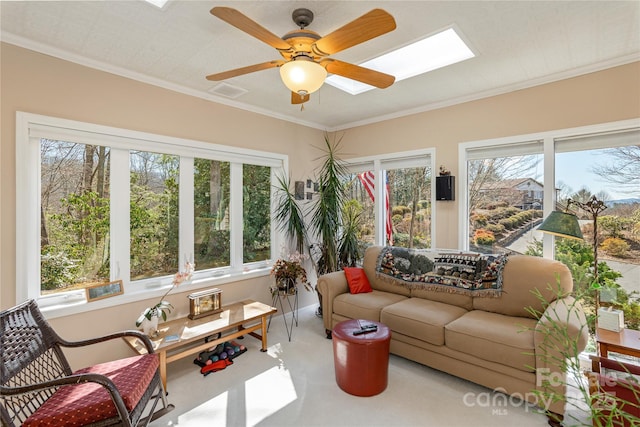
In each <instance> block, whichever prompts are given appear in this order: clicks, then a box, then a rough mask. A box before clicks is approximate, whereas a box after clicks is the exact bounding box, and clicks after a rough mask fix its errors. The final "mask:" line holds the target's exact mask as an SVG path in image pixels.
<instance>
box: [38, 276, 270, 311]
mask: <svg viewBox="0 0 640 427" xmlns="http://www.w3.org/2000/svg"><path fill="white" fill-rule="evenodd" d="M270 273H271V266H264V267H261V268H256V269H253V270H250V271H242V272H235V273H224V274H216V275H211V276H209V277H203V278H196V279H194V280H192V281H190V282H189V283H183V284H181V285H180V288H179V291H180V292H195V291H198V290H202V289H204V288H210V287H212V286H219V285H224V284H227V283H233V282H239V281H242V280H248V279H253V278H257V277H263V276H267V275H269V274H270ZM168 289H169V288H168V286H157V287H154V288H152V289H151V288H144V289H139V290H135V291H129V290H127V289H126V288H125V293H124V294H122V295H118V296H115V297H112V298H105V299H102V300H98V301H92V302H87V301H86V299H85V298H84V291H83V292H82V293H70V294H69V295H68V296H65V297H62V298H61V300H63V302H60V303H54V304H50V305H41V306H40V310H41V311H42V313H43V314H44V316H45V317H46V318H47V319H55V318H59V317H65V316H72V315H74V314H80V313H86V312H89V311H94V310H101V309H105V308H110V307H116V306H120V305H123V304H130V303H135V302H138V301H141V300H146V299H152V298H158V297H161V296H162V295H164V293H165V292H166V291H167V290H168Z"/></svg>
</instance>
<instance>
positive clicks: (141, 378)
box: [23, 354, 160, 427]
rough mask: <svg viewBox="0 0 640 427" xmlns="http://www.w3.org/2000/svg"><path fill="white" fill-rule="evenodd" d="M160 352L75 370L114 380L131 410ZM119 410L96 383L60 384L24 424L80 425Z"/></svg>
mask: <svg viewBox="0 0 640 427" xmlns="http://www.w3.org/2000/svg"><path fill="white" fill-rule="evenodd" d="M159 364H160V363H159V361H158V355H157V354H145V355H142V356H134V357H129V358H126V359H121V360H115V361H113V362H107V363H101V364H99V365H95V366H91V367H89V368H84V369H80V370H79V371H76V372H74V373H76V374H82V373H94V374H102V375H105V376H106V377H108V378H109V379H111V380H112V381H113V382H114V383H115V385H116V387H117V388H118V391H119V392H120V394H121V396H122V400H124V403H125V406H126V407H127V409H128V410H129V411H131V410H132V409H133V408H135V407H136V405H137V404H138V402H139V401H140V398H141V397H142V395H143V394H144V392H145V391H146V390H147V388H148V387H149V384H150V383H151V380H152V379H153V375H154V374H155V373H156V371H157V370H158V366H159ZM117 415H118V412H117V410H116V407H115V405H114V404H113V401H112V400H111V397H110V395H109V392H108V391H107V389H106V388H104V387H102V386H101V385H99V384H96V383H82V384H74V385H69V386H64V387H60V388H59V389H58V390H57V391H56V392H55V393H54V394H53V396H51V397H50V398H49V400H47V401H46V402H45V403H44V404H43V405H42V406H41V407H40V408H38V409H37V410H36V411H35V412H34V413H33V414H32V415H31V416H30V417H29V418H27V419H26V420H25V422H24V424H23V426H52V427H53V426H55V427H62V426H81V425H85V424H89V423H94V422H96V421H100V420H105V419H109V418H112V417H116V416H117Z"/></svg>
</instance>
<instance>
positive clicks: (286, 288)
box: [278, 279, 296, 294]
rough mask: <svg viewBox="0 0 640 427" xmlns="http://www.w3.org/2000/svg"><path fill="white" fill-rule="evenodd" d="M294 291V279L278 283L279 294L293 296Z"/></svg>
mask: <svg viewBox="0 0 640 427" xmlns="http://www.w3.org/2000/svg"><path fill="white" fill-rule="evenodd" d="M295 289H296V281H295V280H294V279H283V280H279V281H278V291H279V292H280V293H287V294H293V293H295Z"/></svg>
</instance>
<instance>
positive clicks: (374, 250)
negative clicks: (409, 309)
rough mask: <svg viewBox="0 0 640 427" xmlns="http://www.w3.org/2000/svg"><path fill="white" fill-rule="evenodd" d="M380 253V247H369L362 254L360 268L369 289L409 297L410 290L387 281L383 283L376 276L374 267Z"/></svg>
mask: <svg viewBox="0 0 640 427" xmlns="http://www.w3.org/2000/svg"><path fill="white" fill-rule="evenodd" d="M380 251H382V246H369V247H368V248H367V250H366V251H365V252H364V260H363V261H362V267H363V268H364V272H365V273H366V275H367V277H368V278H369V283H371V287H372V288H373V289H375V290H377V291H384V292H391V293H394V294H399V295H404V296H407V297H408V296H410V295H411V290H410V289H409V288H406V287H404V286H399V285H396V284H393V283H390V282H388V281H384V280H382V279H380V278H378V277H377V275H376V265H377V263H378V256H379V255H380Z"/></svg>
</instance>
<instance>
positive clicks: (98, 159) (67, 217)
mask: <svg viewBox="0 0 640 427" xmlns="http://www.w3.org/2000/svg"><path fill="white" fill-rule="evenodd" d="M109 162H110V150H109V148H108V147H102V146H94V145H85V144H78V143H74V142H67V141H55V140H49V139H41V140H40V164H41V168H40V170H41V175H40V182H41V194H40V220H41V224H40V266H41V269H40V271H41V275H40V283H41V285H40V286H41V293H42V294H49V293H53V292H60V291H67V290H72V289H82V288H84V287H87V286H91V285H95V284H99V283H105V282H108V281H109V230H110V220H109V192H110V186H109V182H110V180H109V174H110V168H109Z"/></svg>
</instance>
